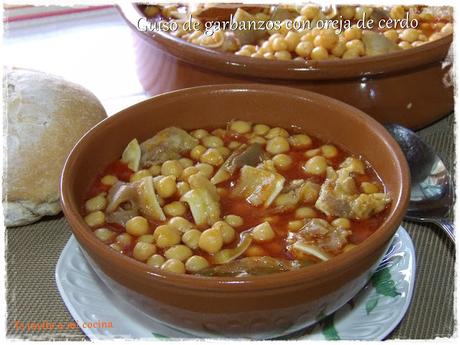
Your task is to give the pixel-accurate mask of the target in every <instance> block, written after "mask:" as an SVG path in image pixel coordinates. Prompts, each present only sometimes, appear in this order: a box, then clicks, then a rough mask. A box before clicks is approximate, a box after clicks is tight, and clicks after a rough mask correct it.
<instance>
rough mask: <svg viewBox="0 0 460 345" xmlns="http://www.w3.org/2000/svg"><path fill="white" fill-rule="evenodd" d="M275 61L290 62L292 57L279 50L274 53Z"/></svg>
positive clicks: (286, 52) (285, 51)
mask: <svg viewBox="0 0 460 345" xmlns="http://www.w3.org/2000/svg"><path fill="white" fill-rule="evenodd" d="M275 59H276V60H280V61H289V60H292V56H291V54H290V53H289V52H288V51H287V50H281V51H277V52H276V53H275Z"/></svg>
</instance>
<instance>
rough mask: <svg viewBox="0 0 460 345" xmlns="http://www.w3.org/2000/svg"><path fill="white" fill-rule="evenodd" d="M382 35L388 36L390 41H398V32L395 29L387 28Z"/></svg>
mask: <svg viewBox="0 0 460 345" xmlns="http://www.w3.org/2000/svg"><path fill="white" fill-rule="evenodd" d="M383 35H384V36H385V37H386V38H388V39H389V40H390V41H392V42H395V43H396V42H398V40H399V34H398V33H397V32H396V30H393V29H392V30H388V31H385V32H384V33H383Z"/></svg>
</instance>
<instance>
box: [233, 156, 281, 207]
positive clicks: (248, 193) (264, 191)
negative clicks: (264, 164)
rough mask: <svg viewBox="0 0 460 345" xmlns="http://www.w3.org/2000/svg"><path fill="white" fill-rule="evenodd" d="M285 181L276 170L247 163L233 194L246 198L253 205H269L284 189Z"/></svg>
mask: <svg viewBox="0 0 460 345" xmlns="http://www.w3.org/2000/svg"><path fill="white" fill-rule="evenodd" d="M284 181H285V178H284V177H283V176H282V175H280V174H278V173H276V172H272V171H268V170H264V169H260V168H254V167H251V166H248V165H245V166H244V167H242V168H241V173H240V178H239V180H238V183H237V185H236V186H235V189H234V190H233V195H234V196H237V197H238V196H239V197H243V198H245V199H246V200H247V202H249V203H250V204H251V205H253V206H262V205H263V206H264V207H268V206H270V204H271V203H272V202H273V200H275V198H276V197H277V196H278V194H279V193H280V192H281V190H282V189H283V185H284Z"/></svg>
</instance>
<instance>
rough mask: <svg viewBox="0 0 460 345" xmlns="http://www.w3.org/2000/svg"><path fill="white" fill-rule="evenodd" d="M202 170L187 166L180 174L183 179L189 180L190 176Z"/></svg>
mask: <svg viewBox="0 0 460 345" xmlns="http://www.w3.org/2000/svg"><path fill="white" fill-rule="evenodd" d="M198 172H200V171H199V170H198V168H197V167H194V166H191V167H187V168H185V169H184V170H183V171H182V174H181V175H180V178H181V180H182V181H188V178H189V177H190V176H192V175H195V174H197V173H198Z"/></svg>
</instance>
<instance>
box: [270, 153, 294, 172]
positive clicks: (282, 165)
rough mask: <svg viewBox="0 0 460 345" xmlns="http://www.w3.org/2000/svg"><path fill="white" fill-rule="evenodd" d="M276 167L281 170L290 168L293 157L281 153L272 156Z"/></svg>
mask: <svg viewBox="0 0 460 345" xmlns="http://www.w3.org/2000/svg"><path fill="white" fill-rule="evenodd" d="M272 160H273V163H274V164H275V167H276V168H278V169H281V170H286V169H289V167H290V166H291V165H292V158H291V157H290V156H288V155H287V154H284V153H280V154H277V155H276V156H274V157H273V158H272Z"/></svg>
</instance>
